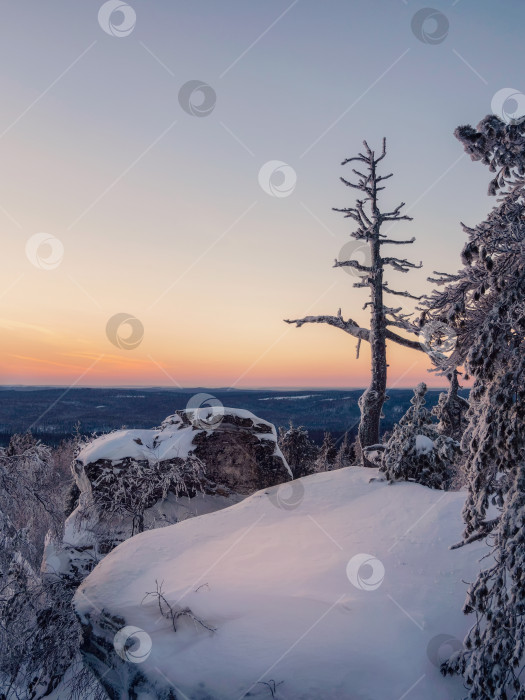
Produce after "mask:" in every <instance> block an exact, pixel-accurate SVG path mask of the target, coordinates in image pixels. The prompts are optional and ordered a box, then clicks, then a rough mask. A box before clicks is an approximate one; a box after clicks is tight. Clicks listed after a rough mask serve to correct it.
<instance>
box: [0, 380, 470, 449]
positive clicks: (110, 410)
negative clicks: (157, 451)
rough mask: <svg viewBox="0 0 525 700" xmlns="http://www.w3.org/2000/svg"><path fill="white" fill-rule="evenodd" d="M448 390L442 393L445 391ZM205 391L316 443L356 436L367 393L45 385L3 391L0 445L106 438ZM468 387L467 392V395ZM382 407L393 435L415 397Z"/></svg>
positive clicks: (158, 417)
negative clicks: (18, 437) (19, 439)
mask: <svg viewBox="0 0 525 700" xmlns="http://www.w3.org/2000/svg"><path fill="white" fill-rule="evenodd" d="M443 390H444V389H443ZM441 391H442V389H430V390H429V391H428V394H427V396H426V398H427V404H428V407H429V408H430V407H432V406H434V405H435V404H436V403H437V399H438V396H439V393H440V392H441ZM197 392H203V393H207V394H210V395H212V396H213V397H215V398H216V399H218V400H219V401H220V402H221V403H222V404H223V405H224V406H227V407H231V406H235V407H237V408H244V409H247V410H249V411H252V413H254V414H255V415H257V416H259V417H260V418H264V419H266V420H268V421H270V422H272V423H273V424H274V425H275V426H276V427H277V428H279V427H287V426H288V425H289V423H290V421H292V422H293V424H294V425H302V426H304V427H305V428H307V430H308V432H309V434H310V437H311V439H312V440H313V441H314V442H316V443H317V444H321V442H322V440H323V434H324V432H325V431H328V432H330V433H332V435H333V436H334V438H336V439H337V438H339V437H341V436H342V435H343V434H344V433H345V432H348V435H349V437H350V438H352V439H353V438H355V436H356V434H357V427H358V424H359V417H360V414H359V406H358V404H357V400H358V398H359V396H361V394H362V389H349V390H337V391H334V390H307V389H306V390H301V391H286V390H284V391H279V390H277V391H268V390H247V389H231V390H229V389H203V388H192V389H186V390H178V389H161V388H144V389H127V388H111V389H106V388H93V389H87V388H72V389H69V390H66V389H65V388H64V387H55V388H48V387H45V388H39V387H16V388H3V389H0V398H1V400H0V445H3V446H5V445H7V444H8V442H9V438H10V436H11V435H12V434H13V433H24V432H27V431H28V430H30V431H31V432H32V433H33V435H35V436H36V437H39V438H40V439H41V440H42V441H43V442H45V443H47V444H49V445H56V444H58V443H59V442H61V440H63V439H65V438H68V437H70V436H71V435H72V434H73V433H74V432H75V431H76V430H77V426H78V431H79V432H80V433H81V434H83V435H89V434H92V433H97V434H101V433H106V432H109V431H111V430H115V429H119V428H122V427H127V428H152V427H154V426H157V425H159V424H160V423H161V422H162V421H163V420H164V418H166V416H168V415H170V414H172V413H174V412H175V411H176V410H177V409H183V408H186V405H187V403H188V401H189V400H190V399H191V398H192V397H193V396H194V395H195V394H196V393H197ZM468 393H469V392H468V390H462V391H461V395H462V396H464V397H468ZM388 395H389V397H390V400H389V401H387V402H386V403H385V405H384V409H383V410H384V416H385V417H384V420H383V421H382V430H383V431H387V430H391V428H392V427H393V425H394V423H396V422H397V421H398V420H399V418H400V417H401V416H402V415H403V414H404V413H405V411H406V410H407V408H408V407H409V405H410V399H411V398H412V396H413V391H412V389H391V390H390V391H389V392H388Z"/></svg>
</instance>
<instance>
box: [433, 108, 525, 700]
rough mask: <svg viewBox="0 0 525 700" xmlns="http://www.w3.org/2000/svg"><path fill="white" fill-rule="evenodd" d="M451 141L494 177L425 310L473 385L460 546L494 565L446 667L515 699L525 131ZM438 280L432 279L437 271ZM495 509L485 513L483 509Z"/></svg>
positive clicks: (524, 337)
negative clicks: (487, 554) (494, 198)
mask: <svg viewBox="0 0 525 700" xmlns="http://www.w3.org/2000/svg"><path fill="white" fill-rule="evenodd" d="M456 136H457V138H458V139H459V140H460V141H461V142H462V143H463V145H464V147H465V150H466V151H467V153H469V154H470V155H471V157H472V159H473V160H481V161H482V162H483V163H485V164H487V165H488V166H489V169H490V170H491V171H493V172H496V177H495V178H494V179H493V180H492V182H491V184H490V187H489V194H492V195H494V194H498V193H499V195H500V196H499V198H498V203H497V205H496V206H495V207H494V208H493V210H492V211H491V212H490V214H489V215H488V216H487V218H486V219H485V221H483V222H482V223H481V224H478V225H477V226H476V227H475V228H469V227H467V226H463V228H464V230H465V232H466V233H467V236H468V241H467V243H466V245H465V247H464V249H463V254H462V258H463V267H462V268H461V269H460V270H459V272H458V273H457V274H456V275H443V274H441V275H439V277H438V278H436V279H434V281H435V282H436V283H438V284H440V285H444V289H443V290H442V291H439V290H436V291H435V292H434V294H433V295H432V297H431V298H430V300H429V302H428V304H427V310H426V312H425V313H427V314H428V315H429V317H430V318H434V319H438V320H443V321H445V322H446V323H448V324H451V325H452V326H453V328H454V329H455V331H456V333H457V344H456V349H455V351H454V353H453V355H452V357H451V358H450V364H451V366H452V365H453V366H459V365H461V364H464V365H465V367H466V370H467V371H468V373H469V374H470V375H472V376H473V378H474V386H473V389H472V391H471V393H470V408H469V411H468V414H467V418H468V420H469V425H468V428H467V430H466V432H465V434H464V437H463V441H462V449H463V453H464V459H465V463H466V468H467V481H468V494H467V499H466V502H465V507H464V510H463V515H464V519H465V532H464V539H463V543H462V544H465V543H467V542H469V541H472V540H475V539H479V538H482V537H484V536H486V535H487V534H489V533H490V534H491V540H490V541H491V544H492V545H493V548H494V551H493V553H494V564H493V565H492V566H489V567H488V568H487V569H484V570H482V571H481V573H480V574H479V576H478V578H477V579H476V581H475V582H474V583H473V584H472V585H471V587H470V589H469V592H468V597H467V601H466V604H465V608H464V611H465V613H467V614H469V613H474V614H475V616H476V619H475V621H474V624H473V627H472V629H471V631H470V633H469V635H468V636H467V639H466V644H465V646H466V648H465V649H464V650H463V651H460V652H458V653H456V655H455V656H454V657H453V658H452V659H451V660H449V662H448V664H447V665H446V667H445V668H444V670H445V671H448V672H454V671H457V672H461V673H463V674H464V678H465V681H466V683H467V685H468V687H469V689H470V696H469V697H470V698H471V699H472V700H493V699H494V698H499V699H501V700H503V699H504V698H505V699H506V700H517V699H519V700H522V699H523V698H525V685H524V679H523V663H524V657H523V653H524V616H525V600H524V591H525V568H524V561H523V555H524V541H523V536H524V535H523V532H524V520H523V517H524V516H523V508H524V505H523V503H524V490H525V479H524V476H523V474H524V470H525V430H524V423H525V124H523V123H521V124H504V123H503V122H502V121H500V120H499V119H498V118H497V117H495V116H488V117H485V119H483V120H482V121H481V122H480V124H478V126H477V128H476V129H473V128H472V127H470V126H463V127H459V128H458V129H457V130H456ZM436 274H438V273H436ZM491 505H492V506H495V508H494V507H493V508H492V509H491V511H490V512H489V507H490V506H491Z"/></svg>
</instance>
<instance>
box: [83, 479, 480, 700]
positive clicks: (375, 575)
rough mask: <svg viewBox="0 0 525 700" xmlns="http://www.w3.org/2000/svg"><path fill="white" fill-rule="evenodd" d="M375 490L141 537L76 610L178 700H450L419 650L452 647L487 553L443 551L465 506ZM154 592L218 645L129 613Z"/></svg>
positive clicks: (256, 503) (269, 494) (87, 589)
mask: <svg viewBox="0 0 525 700" xmlns="http://www.w3.org/2000/svg"><path fill="white" fill-rule="evenodd" d="M372 476H373V477H378V476H379V475H378V473H377V471H376V470H373V469H363V468H361V467H348V468H346V469H340V470H336V471H332V472H325V473H321V474H315V475H313V476H309V477H305V478H303V479H300V480H297V481H294V482H289V483H287V484H283V485H281V486H276V487H272V488H270V489H266V490H265V491H259V492H257V493H255V494H254V495H252V496H250V497H249V498H247V499H245V500H244V501H242V502H241V503H239V504H237V505H234V506H231V507H229V508H226V509H225V510H221V511H217V512H214V513H211V514H209V515H203V516H200V517H197V518H192V519H189V520H186V521H184V522H181V523H178V524H176V525H174V526H170V527H166V528H162V529H159V530H153V531H148V532H144V533H142V534H140V535H137V536H135V537H133V538H131V539H129V540H127V541H126V542H124V543H123V544H121V545H119V546H118V547H117V548H116V549H115V550H113V551H112V552H111V553H110V554H109V555H108V556H107V557H106V558H105V559H104V560H103V561H102V562H101V563H100V564H99V565H98V566H97V567H96V569H95V570H94V571H93V572H92V573H91V574H90V576H89V577H88V578H87V579H86V580H85V581H84V583H83V584H82V586H81V588H80V589H79V591H78V592H77V594H76V597H75V605H76V609H77V611H78V612H79V614H80V615H81V616H83V615H85V613H87V612H90V613H92V614H93V616H94V617H95V618H96V609H99V610H101V609H105V610H108V611H110V612H111V613H112V614H119V615H122V616H123V617H124V619H125V620H126V625H132V626H135V627H138V628H141V629H142V630H145V631H146V632H147V633H148V635H150V637H151V641H152V648H151V653H150V655H149V656H148V657H147V659H146V660H145V661H143V663H141V671H142V672H143V673H146V674H147V675H148V677H149V678H150V679H151V680H154V681H157V682H159V683H162V682H164V683H166V680H165V679H169V682H170V683H172V684H173V685H174V686H175V687H176V689H177V690H176V693H177V697H179V694H180V697H187V698H190V699H191V700H194V699H197V698H203V697H209V698H213V699H214V700H217V699H220V700H226V699H228V700H231V699H233V700H237V699H239V700H240V699H241V698H242V697H244V695H245V694H246V693H248V692H249V693H250V696H249V697H260V698H267V697H270V690H269V688H268V686H266V685H263V682H269V681H270V680H271V679H273V680H274V681H275V682H276V683H280V682H281V681H282V684H281V685H278V686H277V690H276V693H275V697H276V698H278V699H281V700H291V699H294V700H319V699H321V698H322V699H323V700H336V699H337V700H400V698H406V700H460V698H463V697H464V696H465V690H464V688H463V686H462V682H461V679H459V678H443V677H442V676H441V674H440V673H439V669H438V664H437V663H432V662H431V660H430V659H429V657H428V654H427V648H428V646H429V644H431V641H432V640H434V639H435V638H436V637H437V636H438V635H449V636H450V637H452V638H455V639H460V640H462V639H463V638H464V636H465V634H466V632H467V629H468V627H469V624H471V622H472V620H470V618H467V617H466V616H464V615H463V614H462V612H461V608H462V605H463V602H464V599H465V593H466V585H465V584H464V583H462V579H463V580H464V581H468V580H470V581H471V580H473V578H474V576H475V574H476V572H477V571H478V570H479V568H480V566H481V565H480V563H479V559H480V558H481V556H482V555H484V554H485V553H486V552H487V548H486V545H485V544H484V543H482V542H478V543H474V544H471V545H468V546H466V547H463V548H460V549H457V550H453V551H451V550H449V549H448V547H449V545H450V544H452V543H454V542H457V541H458V540H459V539H460V535H461V532H462V529H463V528H462V520H461V508H462V505H463V502H464V499H465V493H464V492H445V493H444V492H441V491H433V490H431V489H428V488H426V487H424V486H421V485H419V484H414V483H396V484H393V485H389V484H387V483H386V482H384V481H382V480H376V481H373V482H371V483H370V481H369V480H370V478H371V477H372ZM287 503H288V504H295V507H294V506H293V505H292V507H289V506H288V507H286V504H287ZM488 562H489V563H490V559H489V560H488ZM484 565H487V561H485V562H484ZM371 574H372V575H371ZM155 580H157V581H159V582H163V591H164V594H165V596H166V598H167V600H168V601H170V603H171V604H172V605H173V606H174V607H175V608H178V607H182V606H189V607H190V608H191V609H192V611H193V612H194V613H195V614H196V615H197V616H198V617H200V618H201V619H202V620H204V621H205V622H206V623H207V624H209V625H212V626H213V627H215V628H216V630H217V631H216V632H215V633H212V632H208V631H206V630H204V629H202V628H199V627H198V626H196V625H194V624H193V623H192V622H191V621H190V620H188V619H184V618H181V619H180V620H179V627H178V630H177V632H174V631H173V629H172V628H171V626H170V623H169V621H168V620H165V619H163V618H159V614H158V607H157V603H156V601H155V600H153V599H151V600H148V599H146V601H144V602H143V603H142V604H141V601H142V600H143V598H144V595H145V593H146V592H147V591H153V590H155ZM431 648H432V645H431ZM445 651H446V649H445ZM442 652H443V649H442ZM442 658H443V656H440V660H442ZM163 679H164V680H163ZM206 693H208V694H206ZM123 697H124V696H123Z"/></svg>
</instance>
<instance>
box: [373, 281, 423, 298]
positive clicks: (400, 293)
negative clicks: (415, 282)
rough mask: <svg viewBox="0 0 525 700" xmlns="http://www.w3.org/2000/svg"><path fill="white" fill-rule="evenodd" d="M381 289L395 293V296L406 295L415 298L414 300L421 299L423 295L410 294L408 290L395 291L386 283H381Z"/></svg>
mask: <svg viewBox="0 0 525 700" xmlns="http://www.w3.org/2000/svg"><path fill="white" fill-rule="evenodd" d="M383 290H384V291H385V292H387V294H395V295H396V296H399V297H407V298H408V299H415V300H416V301H421V299H422V298H423V295H421V296H419V297H417V296H414V295H413V294H410V293H409V292H397V291H396V290H395V289H390V287H389V286H388V285H387V284H386V283H385V284H383Z"/></svg>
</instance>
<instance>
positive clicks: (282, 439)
mask: <svg viewBox="0 0 525 700" xmlns="http://www.w3.org/2000/svg"><path fill="white" fill-rule="evenodd" d="M279 447H280V449H281V452H282V453H283V455H284V458H285V459H286V461H287V462H288V466H289V467H290V469H291V470H292V474H293V477H294V479H298V478H299V477H301V476H306V475H307V474H313V472H314V463H315V460H316V458H317V454H318V452H319V449H318V448H317V446H316V445H315V444H314V443H313V442H312V441H311V440H310V437H309V436H308V431H307V430H306V429H305V428H303V426H301V425H299V426H297V427H294V426H293V425H292V423H290V427H289V428H288V430H284V429H283V428H280V429H279Z"/></svg>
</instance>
